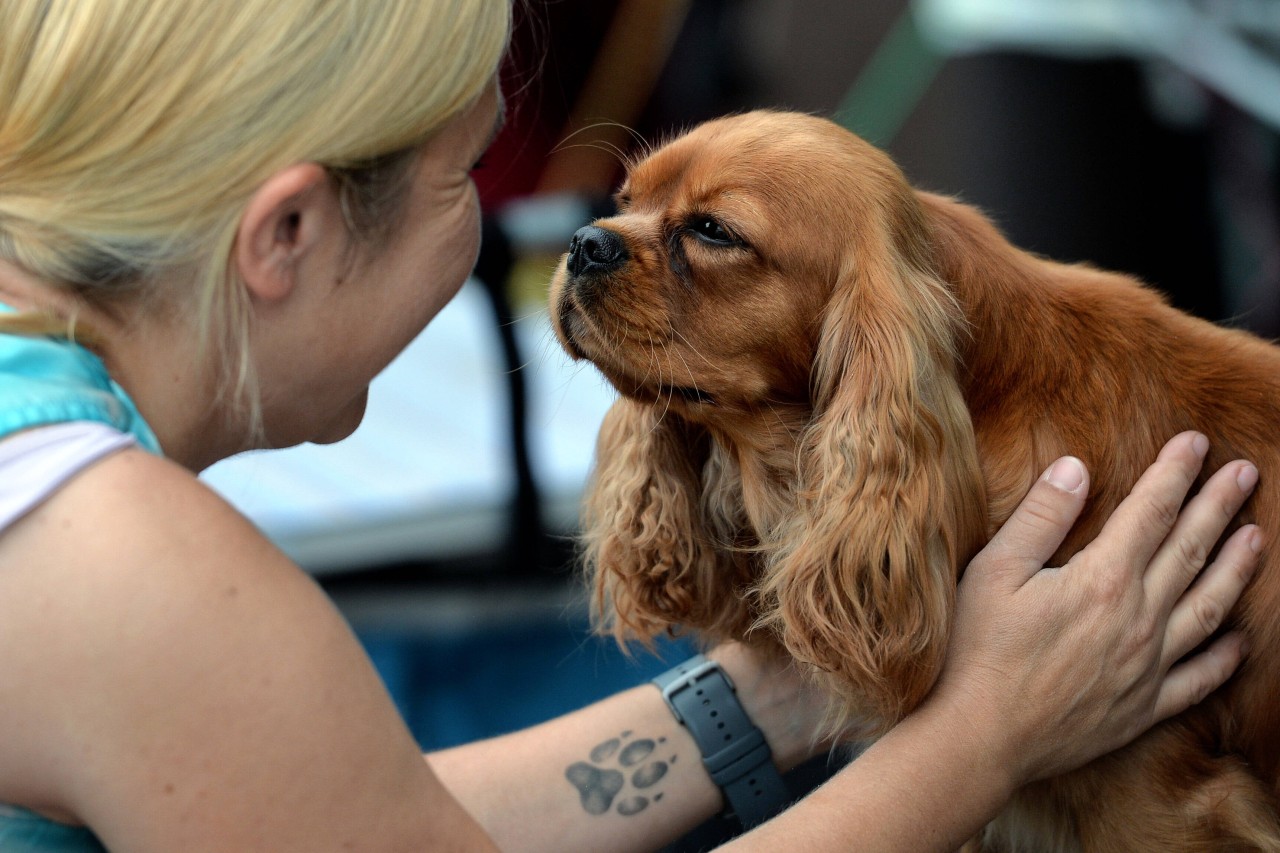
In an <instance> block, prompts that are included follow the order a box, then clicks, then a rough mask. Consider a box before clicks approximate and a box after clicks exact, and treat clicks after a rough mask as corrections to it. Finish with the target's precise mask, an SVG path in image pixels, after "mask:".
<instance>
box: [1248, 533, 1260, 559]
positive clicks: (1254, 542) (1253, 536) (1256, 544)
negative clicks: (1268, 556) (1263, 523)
mask: <svg viewBox="0 0 1280 853" xmlns="http://www.w3.org/2000/svg"><path fill="white" fill-rule="evenodd" d="M1248 542H1249V550H1250V551H1252V552H1253V553H1255V554H1261V553H1262V542H1263V539H1262V531H1261V530H1259V529H1258V528H1256V527H1255V528H1254V529H1253V530H1251V531H1250V532H1249V539H1248Z"/></svg>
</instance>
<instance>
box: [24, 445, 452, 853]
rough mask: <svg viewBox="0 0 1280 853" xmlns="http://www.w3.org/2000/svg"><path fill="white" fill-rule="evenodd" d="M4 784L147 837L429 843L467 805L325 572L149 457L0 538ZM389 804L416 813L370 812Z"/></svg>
mask: <svg viewBox="0 0 1280 853" xmlns="http://www.w3.org/2000/svg"><path fill="white" fill-rule="evenodd" d="M15 731H22V732H25V733H26V736H24V737H11V736H10V735H11V733H13V732H15ZM356 779H361V780H362V781H363V783H362V784H354V780H356ZM5 799H8V800H10V801H17V802H19V803H21V804H24V805H35V806H37V807H40V808H43V809H44V810H45V811H46V812H49V813H53V814H59V815H62V814H66V815H68V816H74V817H75V818H78V819H79V820H81V821H84V822H86V823H89V824H90V825H92V826H93V827H94V828H95V830H97V831H98V832H99V833H100V834H102V835H103V836H104V840H106V841H107V843H108V846H112V845H113V842H114V844H116V845H119V846H120V847H121V848H122V849H137V850H151V849H183V850H198V849H204V848H205V846H207V845H211V844H212V846H213V847H214V848H217V849H251V848H254V849H256V848H259V847H264V846H265V847H269V848H272V849H294V848H295V845H296V847H297V848H298V849H308V848H307V845H308V844H311V845H313V846H311V847H310V848H309V849H321V847H326V846H328V845H330V844H332V843H333V841H334V838H335V837H336V836H338V835H344V836H349V837H350V840H355V839H356V838H357V837H359V838H360V839H361V840H362V841H364V842H365V843H367V842H368V839H369V834H370V833H374V834H375V835H376V834H377V833H378V832H390V833H391V837H389V838H387V839H386V840H387V841H388V842H391V841H392V838H395V839H398V840H399V841H404V840H405V839H406V838H417V839H419V840H420V839H421V837H422V835H421V833H423V832H425V831H427V830H426V826H427V825H428V824H426V823H425V821H426V820H428V818H427V817H426V816H425V814H424V815H423V816H421V817H419V816H415V812H414V809H416V812H417V813H425V812H431V811H435V812H436V817H442V818H444V819H445V823H446V824H448V823H449V820H448V818H449V817H450V816H453V817H454V818H455V819H456V820H461V817H460V816H459V815H457V814H456V813H455V810H456V811H458V812H460V809H459V808H458V807H457V806H456V804H454V803H452V801H451V800H450V799H449V798H448V795H447V794H445V793H444V792H443V789H442V788H440V787H439V784H438V782H437V781H436V780H435V779H434V777H433V776H432V775H431V773H430V771H429V769H427V768H426V765H425V763H424V762H423V761H422V760H421V758H420V756H419V754H418V750H417V746H416V744H415V743H414V742H413V740H412V738H411V737H410V735H409V733H408V731H407V730H406V729H405V727H404V725H403V723H402V722H401V721H400V719H399V716H398V714H397V713H396V711H395V708H394V706H393V705H392V704H391V702H390V700H389V698H388V697H387V695H386V692H385V690H384V689H383V688H382V686H381V683H380V681H379V679H378V677H377V674H376V673H375V672H374V671H373V669H372V667H371V666H370V664H369V662H368V660H367V658H366V657H365V655H364V653H363V651H362V649H361V648H360V645H359V643H358V642H357V641H356V639H355V637H354V636H353V635H352V634H351V632H350V631H349V629H348V628H347V626H346V623H345V622H344V620H343V619H342V618H341V616H340V615H339V614H338V613H337V611H336V610H335V609H334V608H333V606H332V605H331V604H330V603H329V601H328V599H327V597H326V596H325V595H324V593H323V592H322V591H321V590H320V589H319V587H318V586H317V585H316V584H315V583H314V582H313V581H312V580H311V579H310V578H309V577H308V576H307V575H306V574H305V573H304V572H302V571H301V570H300V569H298V568H297V567H296V566H294V565H293V564H292V563H291V562H290V561H289V560H288V559H287V558H286V557H285V556H284V555H283V554H282V553H281V552H279V551H278V550H277V549H276V548H275V547H274V546H273V545H272V544H271V543H270V542H268V541H267V540H266V539H265V538H264V537H263V536H261V535H260V534H259V532H258V531H257V530H256V529H255V528H254V526H253V525H252V524H251V523H249V522H248V521H247V520H246V519H244V518H243V517H241V516H240V515H239V514H238V513H237V512H236V511H235V510H234V509H233V508H231V507H230V506H228V505H227V504H226V503H225V502H224V501H223V500H222V499H221V498H220V497H219V496H217V495H216V494H215V493H213V492H212V491H211V490H209V489H208V488H207V487H206V486H204V485H203V484H202V483H201V482H200V481H199V480H198V479H197V478H195V477H194V476H192V475H191V474H190V473H189V472H187V471H185V470H183V469H181V468H180V467H178V466H176V465H173V464H172V463H169V462H166V461H165V460H162V459H158V458H156V457H153V456H150V455H148V454H146V453H143V452H141V451H132V450H131V451H123V452H120V453H117V454H114V455H113V456H111V457H108V458H107V459H105V460H103V461H102V462H100V463H98V464H96V465H94V466H93V467H91V468H90V469H88V470H86V471H85V472H84V473H82V474H81V475H79V476H77V477H76V478H75V479H74V480H73V481H72V482H71V483H70V484H68V485H67V486H66V487H65V488H64V489H62V490H60V491H59V492H58V493H57V494H56V495H55V496H54V497H53V498H52V499H50V500H49V501H48V502H47V503H45V504H44V505H42V506H41V507H39V508H38V509H37V510H35V511H34V512H33V513H32V514H31V515H30V516H28V517H27V518H25V519H24V520H22V521H21V522H19V523H18V524H17V525H15V526H14V527H13V528H11V529H10V530H9V531H8V532H6V533H5V534H4V535H3V536H0V800H5ZM432 804H434V805H435V806H436V809H432V808H431V805H432ZM424 805H426V806H427V808H425V809H424V808H423V806H424ZM380 813H381V814H390V815H393V816H395V815H397V814H398V816H399V820H396V819H395V817H393V819H392V824H391V825H390V826H389V827H385V826H384V827H383V828H382V829H378V828H375V827H373V826H370V825H369V821H370V819H371V817H372V816H375V815H378V814H380ZM245 833H251V834H250V835H246V834H245ZM211 839H213V840H215V841H216V843H213V842H212V841H211ZM268 840H269V843H264V842H267V841H268ZM335 846H337V845H335ZM375 846H377V845H375ZM391 846H395V845H394V844H392V845H391Z"/></svg>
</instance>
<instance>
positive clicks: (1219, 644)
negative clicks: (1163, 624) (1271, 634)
mask: <svg viewBox="0 0 1280 853" xmlns="http://www.w3.org/2000/svg"><path fill="white" fill-rule="evenodd" d="M1248 652H1249V645H1248V641H1247V640H1246V639H1245V636H1244V634H1241V633H1239V632H1238V631H1237V632H1232V633H1230V634H1227V635H1225V636H1223V637H1219V638H1218V639H1217V640H1215V641H1214V642H1213V644H1212V645H1210V646H1209V648H1208V649H1206V650H1205V651H1203V652H1201V653H1200V654H1198V655H1196V656H1195V657H1193V658H1191V659H1189V660H1187V661H1184V662H1183V663H1180V664H1178V665H1177V666H1175V667H1174V668H1173V669H1171V670H1169V673H1168V674H1167V675H1166V676H1165V677H1164V681H1162V682H1161V684H1160V693H1159V695H1158V696H1157V697H1156V704H1155V710H1154V712H1153V713H1154V716H1153V717H1152V722H1153V723H1154V722H1159V721H1160V720H1165V719H1168V718H1169V717H1172V716H1173V715H1174V714H1178V713H1181V712H1182V711H1185V710H1186V709H1187V708H1190V707H1191V706H1192V705H1195V704H1196V703H1198V702H1200V701H1201V700H1202V699H1204V697H1206V696H1208V695H1209V694H1210V693H1211V692H1213V691H1214V690H1216V689H1217V688H1218V687H1219V686H1221V685H1222V683H1223V682H1225V681H1226V680H1227V679H1228V678H1229V677H1230V676H1231V673H1233V672H1235V670H1236V667H1237V666H1239V665H1240V661H1241V660H1243V659H1244V656H1245V655H1246V654H1248Z"/></svg>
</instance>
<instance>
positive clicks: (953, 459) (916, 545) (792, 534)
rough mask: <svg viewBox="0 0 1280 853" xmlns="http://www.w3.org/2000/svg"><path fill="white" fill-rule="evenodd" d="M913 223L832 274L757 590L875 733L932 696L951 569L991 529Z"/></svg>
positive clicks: (787, 640)
mask: <svg viewBox="0 0 1280 853" xmlns="http://www.w3.org/2000/svg"><path fill="white" fill-rule="evenodd" d="M912 211H913V213H914V216H915V218H916V219H915V221H916V222H917V225H916V226H915V228H914V229H912V231H911V233H910V235H909V236H904V235H903V234H902V231H901V229H900V228H892V227H890V226H885V227H884V233H883V234H881V235H880V236H879V238H878V239H874V238H868V237H867V236H866V235H864V237H863V239H862V240H861V241H859V242H860V243H861V245H860V246H857V247H854V248H853V249H852V250H851V251H850V253H849V256H848V257H847V258H846V260H845V261H844V262H843V264H844V268H843V269H842V271H841V274H840V276H839V280H838V283H837V285H836V287H835V290H834V292H833V295H832V297H831V299H830V302H829V305H828V307H827V310H826V313H825V315H824V318H823V326H822V330H821V337H820V341H819V352H818V356H817V360H816V364H815V368H814V401H815V415H814V422H813V424H812V425H811V427H810V429H809V432H808V434H807V435H806V436H805V438H804V442H803V445H802V448H801V460H800V468H801V472H800V482H799V484H798V498H799V499H798V501H797V506H796V511H795V515H794V516H793V517H791V518H790V519H788V521H787V522H786V523H785V524H784V525H783V527H782V528H781V530H780V531H779V535H780V537H781V540H782V541H781V543H780V547H779V548H778V549H777V550H776V551H775V558H774V559H773V560H772V562H771V563H770V565H769V566H768V567H767V568H766V577H765V581H764V583H763V584H762V588H761V592H762V594H763V596H764V599H765V601H767V602H769V603H771V605H772V607H773V609H772V611H771V613H770V615H769V616H768V617H767V618H766V624H768V625H769V626H771V627H772V628H773V629H774V630H775V631H776V632H778V633H779V636H780V638H781V640H782V642H783V643H784V644H785V646H786V648H787V649H788V651H789V652H791V654H793V655H794V656H795V657H797V658H799V659H800V660H803V661H806V662H808V663H809V664H811V665H812V666H813V667H815V668H816V669H817V670H819V671H821V672H823V673H826V674H827V675H826V676H825V677H824V678H823V679H822V680H823V681H824V683H825V684H826V685H827V686H828V687H829V688H831V689H832V690H833V691H834V692H837V693H838V694H839V695H840V696H841V697H842V699H843V700H844V704H845V705H846V707H848V706H852V707H853V708H859V709H862V711H863V712H864V713H865V714H866V716H867V718H868V719H869V720H872V721H875V722H873V723H872V725H889V724H892V723H893V722H895V721H896V720H897V719H899V718H900V717H901V716H902V715H903V714H904V713H906V712H907V711H909V710H910V709H911V708H912V707H914V706H915V705H916V704H917V703H918V702H919V701H920V700H921V699H922V698H923V697H924V695H925V693H927V692H928V690H929V688H930V687H931V685H932V684H933V681H934V680H935V678H936V676H937V673H938V670H939V668H940V667H941V663H942V658H943V655H944V652H945V647H946V641H947V637H948V633H949V629H950V617H951V613H952V609H953V605H954V598H955V585H956V581H957V567H958V565H959V564H960V563H961V562H962V561H965V560H967V559H968V558H969V557H970V556H971V555H972V554H973V553H974V552H975V551H976V549H977V548H978V546H979V545H980V542H981V537H982V536H983V535H984V533H985V526H986V521H985V508H984V495H983V488H982V480H981V477H980V474H979V469H978V460H977V450H976V446H975V440H974V434H973V426H972V423H971V421H970V418H969V413H968V410H967V409H966V407H965V403H964V400H963V397H962V394H961V389H960V386H959V385H958V383H957V378H956V375H957V373H956V372H957V364H958V358H959V356H958V344H959V341H960V338H961V336H962V335H964V334H965V333H966V331H965V329H964V327H963V318H962V315H961V313H960V308H959V306H958V304H957V303H956V301H955V299H954V297H953V295H952V294H951V292H950V291H949V290H948V288H947V286H946V285H945V284H944V283H943V282H942V281H941V280H940V279H939V278H938V277H937V276H936V275H935V274H934V273H933V272H932V270H930V269H929V268H928V265H927V253H928V248H927V246H928V239H927V237H926V236H925V228H924V226H923V221H922V220H921V219H919V215H920V214H919V210H918V208H914V207H912ZM904 239H912V240H915V241H916V242H915V243H914V244H913V245H908V246H904V245H903V240H904ZM886 247H887V248H886ZM911 255H914V256H915V257H914V258H912V257H911Z"/></svg>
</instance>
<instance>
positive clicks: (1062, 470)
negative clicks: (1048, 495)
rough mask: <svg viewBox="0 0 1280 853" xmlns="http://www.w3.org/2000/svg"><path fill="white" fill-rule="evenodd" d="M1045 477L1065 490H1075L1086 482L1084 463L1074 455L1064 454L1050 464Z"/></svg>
mask: <svg viewBox="0 0 1280 853" xmlns="http://www.w3.org/2000/svg"><path fill="white" fill-rule="evenodd" d="M1044 478H1045V479H1046V480H1048V481H1049V482H1050V483H1052V484H1053V485H1055V486H1057V487H1058V488H1059V489H1062V490H1063V491H1064V492H1074V491H1075V490H1076V489H1078V488H1080V484H1081V483H1083V482H1084V463H1083V462H1081V461H1080V460H1079V459H1076V458H1075V457H1074V456H1064V457H1062V458H1061V459H1059V460H1058V461H1057V462H1055V463H1053V465H1051V466H1049V470H1048V471H1046V472H1045V475H1044Z"/></svg>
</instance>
